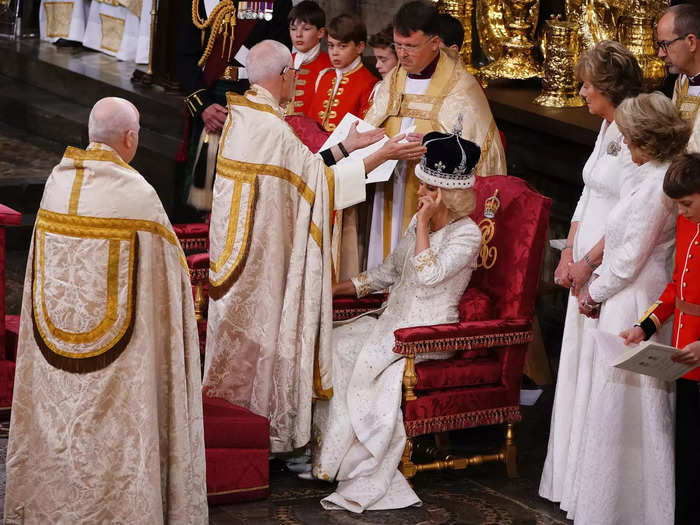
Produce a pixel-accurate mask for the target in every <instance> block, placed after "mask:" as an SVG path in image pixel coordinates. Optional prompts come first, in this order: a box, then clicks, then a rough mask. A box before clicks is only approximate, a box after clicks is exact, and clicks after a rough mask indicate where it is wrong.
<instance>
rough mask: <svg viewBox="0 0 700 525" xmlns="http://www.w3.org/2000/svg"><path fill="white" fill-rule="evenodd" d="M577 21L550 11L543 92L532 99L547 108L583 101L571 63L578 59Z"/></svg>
mask: <svg viewBox="0 0 700 525" xmlns="http://www.w3.org/2000/svg"><path fill="white" fill-rule="evenodd" d="M578 38H579V36H578V25H577V24H576V23H575V22H565V21H563V20H560V19H559V15H557V16H556V17H555V16H554V15H552V18H551V19H549V20H547V38H546V40H547V44H546V58H545V61H544V80H543V81H542V92H541V94H540V95H539V96H538V97H537V98H535V99H534V100H533V101H532V102H533V103H535V104H538V105H540V106H546V107H550V108H572V107H579V106H583V105H584V104H585V102H584V100H583V98H582V97H581V96H580V95H579V94H578V85H577V82H576V77H575V76H574V66H575V65H576V61H577V60H578Z"/></svg>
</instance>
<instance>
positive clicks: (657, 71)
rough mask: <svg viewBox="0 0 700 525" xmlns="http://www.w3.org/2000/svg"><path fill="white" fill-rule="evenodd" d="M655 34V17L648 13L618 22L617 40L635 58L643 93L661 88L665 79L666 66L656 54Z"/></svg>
mask: <svg viewBox="0 0 700 525" xmlns="http://www.w3.org/2000/svg"><path fill="white" fill-rule="evenodd" d="M655 32H656V24H655V15H652V14H651V13H648V12H644V11H639V14H638V15H630V16H623V17H622V18H621V19H620V22H619V27H618V39H619V41H620V43H621V44H622V45H624V46H625V47H626V48H627V49H629V50H630V52H631V53H632V54H633V55H634V56H635V57H636V58H637V62H639V67H640V68H641V69H642V85H643V88H644V91H653V90H654V89H657V88H659V87H661V84H663V82H664V79H665V78H666V64H664V61H663V60H661V59H660V58H659V57H658V55H657V54H656V46H655V44H654V34H655Z"/></svg>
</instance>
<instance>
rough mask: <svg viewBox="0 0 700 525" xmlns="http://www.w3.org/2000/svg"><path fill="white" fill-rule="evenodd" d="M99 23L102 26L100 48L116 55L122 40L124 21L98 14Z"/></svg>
mask: <svg viewBox="0 0 700 525" xmlns="http://www.w3.org/2000/svg"><path fill="white" fill-rule="evenodd" d="M100 22H101V24H102V39H101V40H100V47H101V48H102V49H106V50H107V51H112V52H114V53H118V52H119V50H120V49H121V47H122V39H123V38H124V25H125V23H126V22H125V20H124V19H123V18H118V17H115V16H110V15H106V14H104V13H100Z"/></svg>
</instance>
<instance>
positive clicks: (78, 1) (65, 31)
mask: <svg viewBox="0 0 700 525" xmlns="http://www.w3.org/2000/svg"><path fill="white" fill-rule="evenodd" d="M89 9H90V3H89V1H88V0H67V1H64V0H61V1H53V0H41V5H40V6H39V36H40V38H41V39H42V40H46V41H48V42H55V41H56V40H58V39H59V38H65V39H66V40H74V41H76V42H82V41H83V37H84V36H85V22H86V20H87V15H88V10H89Z"/></svg>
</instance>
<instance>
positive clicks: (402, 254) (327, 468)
mask: <svg viewBox="0 0 700 525" xmlns="http://www.w3.org/2000/svg"><path fill="white" fill-rule="evenodd" d="M415 231H416V228H415V219H414V220H413V221H412V222H411V223H410V225H409V227H408V230H407V232H406V236H405V237H404V238H403V239H402V240H401V242H400V243H399V246H398V247H397V249H396V250H395V251H394V252H392V253H391V254H390V255H389V257H387V258H386V260H385V261H384V262H383V263H382V264H381V265H380V266H379V267H377V268H374V269H371V270H368V271H367V272H365V273H362V274H360V275H359V276H357V277H356V278H354V279H353V284H354V285H355V290H356V292H357V295H358V296H360V297H361V296H364V295H367V294H368V293H371V292H373V291H377V290H383V289H385V288H387V287H389V286H391V293H390V294H389V300H388V301H387V304H386V308H385V309H384V311H383V312H382V313H381V315H380V316H379V318H375V317H372V316H369V315H365V316H361V317H359V318H357V319H355V320H353V321H351V322H350V323H348V324H344V325H342V326H339V327H338V328H335V329H334V330H333V381H334V383H333V387H334V396H333V398H332V399H330V401H322V400H319V401H317V403H316V408H315V411H314V441H313V442H314V445H315V448H314V451H313V460H312V462H313V474H314V476H315V477H317V478H319V479H325V480H329V481H330V480H337V481H338V482H339V483H338V486H337V488H336V491H335V492H334V493H333V494H331V495H330V496H328V497H326V498H325V499H323V501H322V502H321V503H322V505H323V506H324V507H325V508H326V509H336V508H344V509H347V510H350V511H352V512H362V511H364V510H381V509H395V508H402V507H407V506H409V505H414V504H417V503H420V500H419V499H418V496H416V494H415V493H414V492H413V490H412V489H411V487H410V486H409V485H408V483H407V482H406V480H405V478H404V477H403V475H402V474H401V473H400V472H399V470H398V469H397V467H398V464H399V460H400V459H401V455H402V453H403V450H404V446H405V444H406V432H405V430H404V425H403V415H402V412H401V385H402V378H403V371H404V363H405V359H404V358H403V357H402V356H401V355H400V354H396V353H394V352H392V349H393V347H394V330H396V329H398V328H406V327H409V326H425V325H433V324H441V323H453V322H456V321H458V320H459V313H458V311H457V306H458V304H459V301H460V299H461V297H462V294H463V293H464V290H465V289H466V287H467V284H468V283H469V279H470V278H471V274H472V271H473V270H474V268H475V267H476V259H477V256H478V253H479V248H480V247H481V232H480V230H479V228H478V227H477V225H476V224H474V222H473V221H472V220H471V219H470V218H468V217H465V218H463V219H460V220H458V221H455V222H453V223H451V224H448V225H447V226H445V227H444V228H441V229H440V230H438V231H436V232H433V233H431V234H430V248H427V249H425V250H423V251H422V252H421V253H419V254H418V255H414V251H415V244H416V233H415ZM451 356H452V353H451V352H444V353H443V352H441V353H434V354H422V355H421V356H419V357H418V358H417V359H418V360H422V359H446V358H448V357H451Z"/></svg>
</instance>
